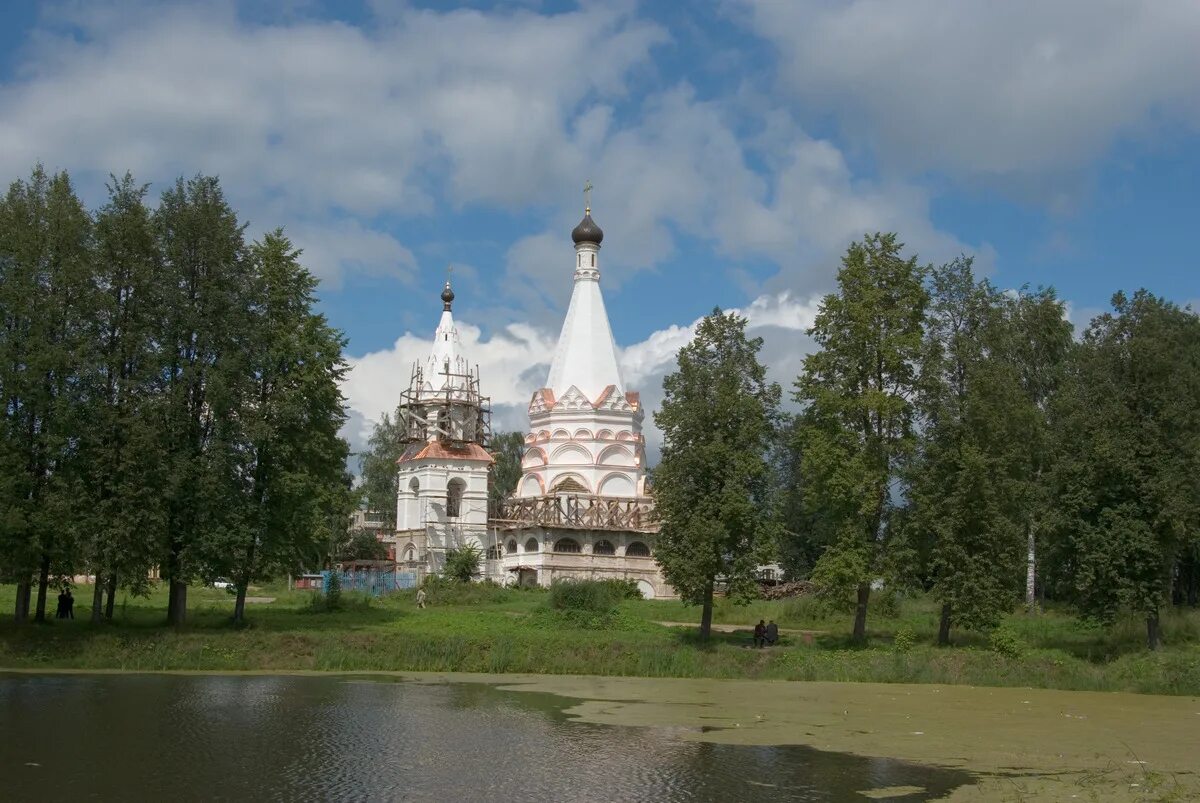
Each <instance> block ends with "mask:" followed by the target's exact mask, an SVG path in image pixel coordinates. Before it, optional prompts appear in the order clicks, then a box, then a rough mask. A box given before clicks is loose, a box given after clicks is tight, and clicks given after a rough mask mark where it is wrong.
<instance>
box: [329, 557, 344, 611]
mask: <svg viewBox="0 0 1200 803" xmlns="http://www.w3.org/2000/svg"><path fill="white" fill-rule="evenodd" d="M341 604H342V573H341V572H339V571H338V570H337V567H334V569H333V571H331V572H330V573H329V582H328V583H326V584H325V610H327V611H336V610H337V609H338V607H340V606H341Z"/></svg>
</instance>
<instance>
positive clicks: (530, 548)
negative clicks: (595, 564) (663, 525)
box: [488, 538, 650, 560]
mask: <svg viewBox="0 0 1200 803" xmlns="http://www.w3.org/2000/svg"><path fill="white" fill-rule="evenodd" d="M503 551H504V552H506V553H508V554H509V555H515V554H516V553H517V540H516V539H515V538H510V539H508V542H507V543H506V544H505V545H504V549H503ZM525 551H526V552H527V553H528V552H540V551H541V544H540V543H538V540H537V539H536V538H530V539H529V540H528V541H526V542H525ZM554 551H555V552H562V553H566V554H574V555H578V554H580V553H581V552H583V547H582V546H581V545H580V543H579V542H578V541H576V540H575V539H574V538H559V539H558V540H557V541H555V542H554ZM592 554H593V555H616V554H617V548H616V547H615V546H613V543H612V541H608V540H600V541H597V542H596V543H595V544H593V545H592ZM500 555H501V548H500V546H499V545H496V546H493V547H491V548H489V549H488V559H489V560H497V559H499V558H500ZM625 556H626V557H630V558H648V557H650V547H648V546H646V544H644V543H643V542H641V541H634V542H633V543H631V544H630V545H629V546H627V547H625Z"/></svg>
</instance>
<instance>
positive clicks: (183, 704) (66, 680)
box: [0, 675, 972, 801]
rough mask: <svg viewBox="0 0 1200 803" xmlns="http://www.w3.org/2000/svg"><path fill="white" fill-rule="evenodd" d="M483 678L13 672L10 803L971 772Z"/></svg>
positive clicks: (530, 790)
mask: <svg viewBox="0 0 1200 803" xmlns="http://www.w3.org/2000/svg"><path fill="white" fill-rule="evenodd" d="M567 705H568V701H566V700H565V699H564V698H562V697H559V696H556V695H551V694H545V693H536V692H532V693H531V692H515V691H504V690H500V689H497V688H496V687H494V686H491V685H486V684H480V683H416V682H392V681H387V680H369V679H355V678H346V677H313V676H245V675H242V676H219V675H216V676H214V675H0V778H2V779H3V781H2V783H3V789H4V796H5V798H6V799H9V800H47V799H49V800H63V799H85V798H92V799H105V800H110V799H149V798H152V797H153V798H159V799H163V798H171V799H181V800H200V799H203V800H214V799H225V800H285V799H286V800H294V799H300V798H309V799H321V800H457V801H474V800H554V801H592V800H623V801H624V800H629V801H641V800H644V801H674V800H679V801H709V800H711V801H737V800H751V799H753V800H755V801H777V800H853V799H857V800H863V799H866V798H864V797H863V793H866V794H867V796H868V797H879V798H886V799H889V800H930V799H936V798H939V797H942V796H943V795H946V794H947V793H948V792H950V791H952V790H954V789H955V788H958V787H960V786H963V785H964V784H969V783H971V782H972V776H971V775H970V774H968V773H966V772H962V771H958V770H948V769H941V768H935V767H927V766H921V765H918V764H912V763H907V762H902V761H895V760H890V759H880V758H863V757H858V756H853V755H848V754H843V753H833V752H823V751H819V750H815V749H812V748H809V747H801V746H754V745H739V744H714V743H710V742H706V741H698V740H696V739H694V738H688V737H689V736H695V734H694V733H690V732H689V731H688V729H685V728H680V727H628V726H618V725H602V724H589V723H585V722H581V721H578V720H575V719H572V718H570V717H568V716H566V715H565V714H564V713H563V710H564V708H565V707H566V706H567Z"/></svg>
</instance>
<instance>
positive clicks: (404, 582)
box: [321, 569, 417, 597]
mask: <svg viewBox="0 0 1200 803" xmlns="http://www.w3.org/2000/svg"><path fill="white" fill-rule="evenodd" d="M332 574H333V572H331V571H323V572H321V577H322V585H321V588H322V590H323V591H329V577H330V576H331V575H332ZM338 579H339V580H340V581H341V586H342V590H343V591H366V592H367V593H368V594H371V595H372V596H375V597H378V596H380V595H381V594H390V593H392V592H393V591H399V590H401V589H405V588H416V587H417V573H416V572H381V571H377V570H374V569H358V570H356V571H352V572H339V573H338Z"/></svg>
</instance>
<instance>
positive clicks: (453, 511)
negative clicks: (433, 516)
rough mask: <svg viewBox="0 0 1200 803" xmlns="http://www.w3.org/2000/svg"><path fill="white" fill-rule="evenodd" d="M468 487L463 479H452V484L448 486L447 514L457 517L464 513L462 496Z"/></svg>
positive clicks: (453, 517)
mask: <svg viewBox="0 0 1200 803" xmlns="http://www.w3.org/2000/svg"><path fill="white" fill-rule="evenodd" d="M466 489H467V484H466V483H465V482H463V481H462V480H460V479H458V478H457V477H456V478H455V479H452V480H450V484H449V485H447V486H446V516H447V517H449V518H452V519H456V518H458V517H459V516H461V515H462V497H463V491H465V490H466Z"/></svg>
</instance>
